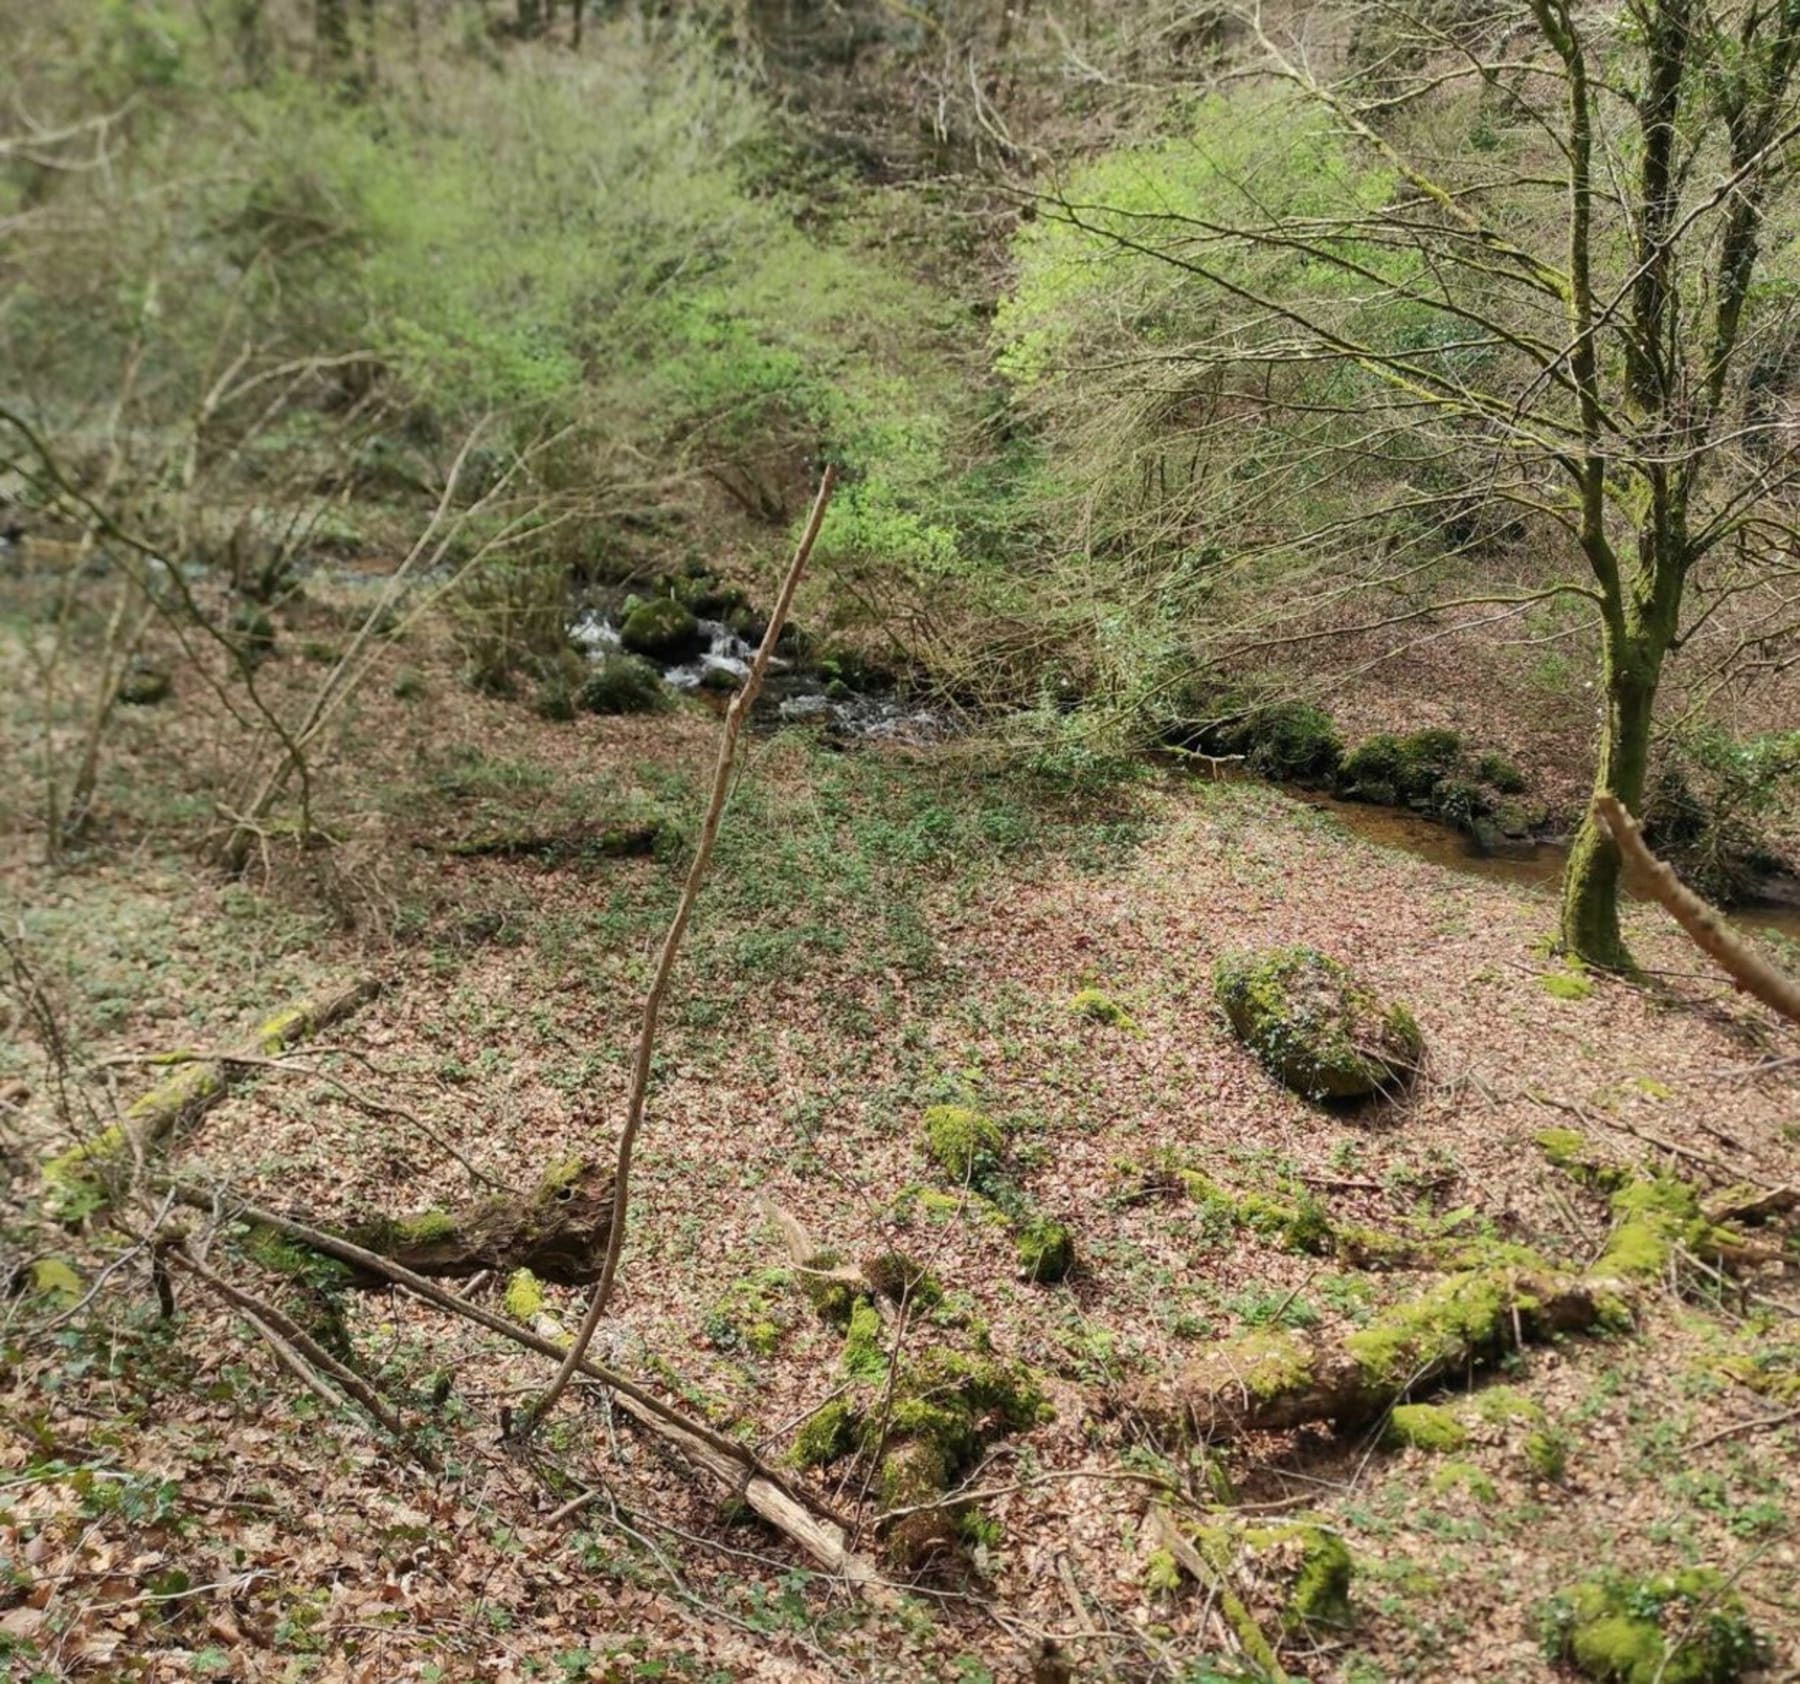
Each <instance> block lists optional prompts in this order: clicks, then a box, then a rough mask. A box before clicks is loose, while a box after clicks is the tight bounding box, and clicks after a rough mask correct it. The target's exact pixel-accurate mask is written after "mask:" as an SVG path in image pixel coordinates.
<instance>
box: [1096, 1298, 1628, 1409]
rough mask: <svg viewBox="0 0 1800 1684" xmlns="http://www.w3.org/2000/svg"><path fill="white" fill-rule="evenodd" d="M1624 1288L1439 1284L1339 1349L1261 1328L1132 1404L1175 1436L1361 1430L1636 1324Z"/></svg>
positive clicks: (1339, 1342) (1327, 1341) (1339, 1343)
mask: <svg viewBox="0 0 1800 1684" xmlns="http://www.w3.org/2000/svg"><path fill="white" fill-rule="evenodd" d="M1631 1296H1632V1289H1631V1286H1630V1284H1629V1283H1628V1282H1627V1281H1625V1280H1622V1279H1606V1278H1597V1277H1591V1276H1583V1275H1566V1274H1558V1273H1556V1272H1554V1271H1550V1270H1532V1269H1525V1268H1514V1267H1498V1268H1488V1269H1477V1270H1470V1271H1468V1272H1466V1273H1464V1274H1460V1275H1452V1276H1450V1277H1448V1278H1447V1279H1445V1280H1443V1281H1441V1282H1440V1283H1439V1284H1438V1285H1437V1286H1436V1287H1434V1288H1433V1289H1432V1290H1431V1291H1429V1292H1427V1293H1426V1294H1424V1295H1423V1296H1422V1297H1420V1298H1416V1299H1412V1300H1409V1301H1406V1302H1403V1303H1400V1304H1397V1305H1395V1306H1393V1307H1392V1308H1391V1309H1389V1310H1387V1311H1386V1312H1384V1313H1383V1314H1382V1315H1379V1316H1377V1317H1376V1318H1375V1319H1374V1320H1373V1321H1372V1322H1370V1323H1369V1324H1368V1325H1367V1326H1366V1327H1361V1328H1358V1329H1356V1330H1355V1331H1354V1332H1352V1333H1349V1334H1346V1335H1345V1336H1343V1337H1342V1338H1341V1339H1337V1338H1319V1337H1315V1336H1310V1335H1306V1334H1300V1333H1289V1332H1281V1331H1275V1330H1270V1329H1263V1330H1260V1331H1258V1332H1255V1333H1249V1334H1246V1335H1244V1336H1243V1337H1242V1338H1239V1339H1232V1340H1226V1341H1224V1342H1223V1343H1221V1344H1218V1345H1215V1346H1214V1347H1213V1348H1212V1349H1211V1350H1209V1351H1208V1352H1207V1353H1206V1354H1205V1355H1204V1356H1202V1357H1201V1358H1200V1359H1199V1360H1198V1361H1196V1362H1194V1363H1191V1364H1190V1365H1189V1366H1188V1367H1187V1368H1186V1369H1184V1370H1183V1371H1182V1372H1181V1373H1180V1374H1178V1375H1176V1376H1175V1377H1174V1378H1173V1379H1165V1380H1157V1381H1153V1382H1151V1383H1149V1384H1148V1385H1146V1386H1143V1387H1141V1388H1139V1389H1138V1390H1137V1391H1136V1392H1134V1393H1132V1394H1129V1395H1128V1397H1127V1399H1126V1402H1127V1405H1128V1407H1130V1408H1131V1409H1132V1410H1133V1411H1134V1412H1135V1413H1137V1414H1138V1415H1139V1416H1141V1417H1142V1418H1144V1419H1145V1420H1146V1421H1147V1422H1149V1424H1150V1425H1151V1426H1152V1427H1154V1428H1160V1429H1163V1430H1165V1431H1168V1432H1171V1433H1172V1434H1174V1435H1175V1436H1179V1437H1187V1436H1199V1437H1228V1436H1231V1435H1234V1434H1237V1433H1245V1432H1280V1431H1286V1430H1288V1429H1289V1428H1293V1427H1300V1426H1305V1425H1306V1424H1308V1423H1309V1422H1313V1421H1330V1422H1333V1423H1335V1424H1337V1425H1339V1426H1359V1425H1361V1424H1363V1423H1364V1422H1367V1421H1372V1420H1374V1419H1376V1418H1377V1417H1379V1416H1380V1415H1382V1414H1383V1413H1384V1412H1385V1411H1386V1410H1388V1409H1389V1408H1391V1407H1392V1406H1393V1405H1394V1404H1395V1403H1397V1402H1400V1401H1401V1400H1402V1399H1404V1398H1405V1397H1406V1396H1408V1395H1409V1394H1410V1393H1411V1392H1413V1391H1415V1390H1417V1389H1418V1388H1421V1387H1424V1386H1429V1385H1431V1384H1432V1383H1434V1382H1436V1381H1440V1380H1444V1379H1447V1378H1449V1377H1450V1376H1451V1375H1455V1374H1462V1373H1465V1372H1467V1371H1469V1370H1472V1369H1476V1368H1481V1367H1484V1366H1486V1365H1488V1364H1489V1363H1492V1362H1493V1361H1495V1360H1496V1359H1497V1358H1499V1357H1500V1356H1501V1355H1503V1354H1504V1353H1505V1352H1506V1351H1507V1350H1509V1349H1511V1348H1513V1347H1515V1346H1516V1345H1518V1344H1520V1343H1521V1342H1523V1341H1525V1340H1527V1339H1541V1338H1546V1337H1548V1336H1549V1335H1551V1334H1556V1333H1576V1332H1581V1331H1585V1330H1586V1329H1588V1328H1590V1327H1594V1326H1597V1325H1602V1324H1605V1325H1622V1324H1624V1323H1626V1322H1628V1321H1629V1320H1630V1308H1629V1306H1630V1302H1631Z"/></svg>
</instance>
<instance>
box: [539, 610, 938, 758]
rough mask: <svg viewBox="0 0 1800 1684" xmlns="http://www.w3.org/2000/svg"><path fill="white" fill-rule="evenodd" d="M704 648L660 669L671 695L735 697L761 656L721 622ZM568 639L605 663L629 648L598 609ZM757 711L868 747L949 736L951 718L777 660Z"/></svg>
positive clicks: (704, 624) (707, 626)
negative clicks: (818, 727) (676, 692)
mask: <svg viewBox="0 0 1800 1684" xmlns="http://www.w3.org/2000/svg"><path fill="white" fill-rule="evenodd" d="M700 630H701V632H702V633H703V634H704V635H705V637H706V648H705V650H704V651H703V652H702V653H701V654H700V655H699V656H698V657H697V658H696V659H694V660H691V661H682V662H680V663H678V664H676V665H674V666H666V667H663V668H662V675H663V682H664V683H666V684H667V685H668V686H669V687H670V689H672V690H681V691H685V692H687V693H689V694H693V693H695V692H697V691H699V692H707V693H717V694H720V695H729V694H730V693H731V691H733V690H735V689H736V688H737V687H738V686H739V685H740V684H742V683H743V681H744V679H745V678H746V677H748V676H749V672H750V662H751V660H752V659H753V658H754V657H755V654H756V651H755V649H754V648H752V647H751V646H750V645H749V644H748V643H746V642H745V641H744V640H743V639H742V638H741V637H739V636H738V635H737V633H736V632H734V631H733V630H732V629H731V628H730V627H729V626H727V625H726V624H724V622H723V621H720V620H702V621H701V622H700ZM569 636H570V637H571V638H572V639H573V640H574V642H575V643H576V644H577V645H578V646H579V647H580V648H582V649H584V650H586V651H587V653H588V656H589V657H590V659H593V660H604V659H605V658H606V657H607V656H608V655H616V654H618V653H619V652H620V651H621V650H622V649H623V648H624V645H623V643H622V642H621V641H620V638H619V627H618V623H617V621H615V620H613V619H611V618H609V617H608V616H607V615H605V614H603V613H602V612H601V611H600V610H599V609H595V608H589V609H586V610H584V611H583V612H582V613H581V614H579V615H578V616H577V617H576V619H575V620H574V622H573V623H572V624H571V625H570V627H569ZM756 711H757V714H758V716H759V717H762V718H765V719H773V720H777V721H780V722H782V723H784V724H789V725H822V726H825V727H827V728H829V729H830V730H832V731H834V732H836V733H837V734H838V735H840V736H846V737H855V738H860V739H863V740H865V741H869V742H897V743H926V742H933V741H936V740H937V739H939V738H941V737H944V736H947V735H948V734H949V730H950V721H949V719H948V717H947V716H946V715H944V714H942V713H939V712H937V711H935V710H933V709H931V708H927V707H921V706H919V705H918V704H917V703H913V702H908V701H905V700H903V699H902V698H901V697H900V696H898V695H897V694H895V693H893V692H891V691H890V692H885V693H884V692H878V691H871V692H859V691H848V690H845V689H843V688H842V687H841V686H834V685H831V684H829V683H828V682H827V681H826V679H825V678H824V677H823V675H821V674H819V673H816V672H809V671H808V670H807V669H806V668H805V667H804V666H802V665H799V664H798V663H796V662H793V661H789V660H784V659H782V658H781V657H779V656H777V657H776V658H775V659H774V660H773V661H771V662H770V665H769V675H768V679H767V681H766V683H765V684H764V686H763V693H762V695H761V697H759V698H758V701H757V710H756Z"/></svg>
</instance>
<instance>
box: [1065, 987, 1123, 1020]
mask: <svg viewBox="0 0 1800 1684" xmlns="http://www.w3.org/2000/svg"><path fill="white" fill-rule="evenodd" d="M1069 1010H1070V1011H1072V1012H1073V1013H1074V1014H1075V1015H1076V1016H1077V1017H1085V1018H1089V1019H1091V1020H1092V1021H1093V1022H1095V1023H1104V1024H1105V1025H1106V1026H1107V1027H1108V1028H1109V1029H1135V1028H1137V1024H1136V1022H1135V1021H1133V1019H1132V1016H1131V1013H1130V1012H1128V1011H1126V1009H1125V1008H1124V1007H1123V1006H1121V1005H1120V1004H1119V1002H1118V1001H1117V1000H1115V999H1114V998H1113V997H1112V996H1111V995H1110V994H1104V993H1102V992H1101V991H1100V990H1099V989H1098V988H1084V989H1082V990H1081V992H1080V993H1079V994H1077V995H1075V997H1074V998H1073V999H1071V1000H1070V1001H1069Z"/></svg>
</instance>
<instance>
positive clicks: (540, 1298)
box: [506, 1269, 544, 1326]
mask: <svg viewBox="0 0 1800 1684" xmlns="http://www.w3.org/2000/svg"><path fill="white" fill-rule="evenodd" d="M543 1311H544V1283H543V1282H542V1281H540V1280H539V1279H538V1278H537V1276H536V1275H534V1274H533V1273H532V1272H531V1271H530V1270H529V1269H515V1270H513V1272H512V1278H511V1279H510V1280H508V1281H507V1283H506V1313H507V1314H508V1315H509V1316H511V1317H512V1319H513V1320H514V1321H522V1322H524V1323H525V1324H526V1325H527V1326H530V1324H531V1321H532V1318H533V1317H535V1316H539V1315H542V1314H543Z"/></svg>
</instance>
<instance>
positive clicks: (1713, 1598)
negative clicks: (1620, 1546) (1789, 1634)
mask: <svg viewBox="0 0 1800 1684" xmlns="http://www.w3.org/2000/svg"><path fill="white" fill-rule="evenodd" d="M1543 1633H1544V1647H1545V1649H1546V1650H1547V1651H1548V1652H1549V1653H1550V1654H1551V1655H1552V1656H1553V1657H1554V1658H1555V1659H1557V1660H1562V1661H1567V1662H1569V1663H1570V1664H1571V1665H1572V1666H1573V1667H1574V1668H1575V1670H1576V1671H1577V1672H1579V1673H1581V1674H1582V1675H1583V1676H1584V1677H1587V1678H1594V1679H1599V1680H1602V1681H1603V1684H1731V1680H1733V1679H1735V1678H1739V1677H1741V1676H1742V1675H1743V1674H1744V1673H1745V1672H1747V1671H1749V1670H1750V1669H1751V1668H1752V1667H1754V1666H1756V1665H1757V1664H1758V1662H1759V1661H1760V1660H1761V1659H1762V1658H1763V1655H1764V1650H1765V1646H1764V1644H1763V1642H1762V1639H1761V1638H1760V1637H1759V1636H1758V1635H1757V1633H1756V1631H1755V1629H1754V1628H1753V1627H1752V1626H1751V1624H1750V1622H1749V1619H1748V1618H1747V1617H1746V1615H1745V1613H1744V1604H1743V1601H1742V1600H1741V1599H1740V1598H1739V1597H1738V1596H1737V1595H1735V1594H1734V1593H1733V1592H1732V1590H1731V1587H1730V1584H1729V1582H1728V1581H1727V1580H1726V1578H1725V1576H1724V1574H1722V1573H1719V1572H1716V1571H1714V1570H1713V1569H1711V1568H1707V1567H1691V1568H1688V1569H1686V1570H1684V1571H1682V1572H1679V1573H1665V1574H1660V1575H1658V1576H1657V1577H1655V1578H1649V1579H1627V1578H1623V1577H1619V1576H1617V1575H1613V1574H1607V1575H1603V1576H1602V1577H1600V1578H1595V1579H1589V1580H1587V1581H1585V1582H1584V1583H1582V1584H1579V1585H1577V1586H1575V1587H1574V1589H1572V1590H1569V1591H1565V1592H1564V1593H1563V1594H1562V1595H1560V1596H1557V1597H1554V1598H1552V1599H1551V1601H1550V1603H1549V1604H1548V1606H1547V1607H1546V1608H1545V1609H1544V1611H1543Z"/></svg>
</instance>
